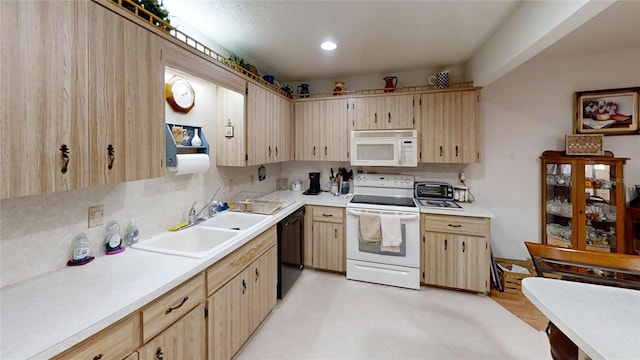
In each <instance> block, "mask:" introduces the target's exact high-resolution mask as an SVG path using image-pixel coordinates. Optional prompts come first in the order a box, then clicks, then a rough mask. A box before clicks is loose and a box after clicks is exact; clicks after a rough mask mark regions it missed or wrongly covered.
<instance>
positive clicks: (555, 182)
mask: <svg viewBox="0 0 640 360" xmlns="http://www.w3.org/2000/svg"><path fill="white" fill-rule="evenodd" d="M572 174H573V165H572V164H571V163H547V164H546V165H545V183H546V186H545V191H544V192H545V204H544V206H545V219H543V221H544V222H545V237H546V243H547V244H549V245H553V246H561V247H565V248H573V247H575V246H574V243H573V242H572V238H573V226H574V224H573V217H574V213H573V211H574V210H573V204H572V201H573V198H572V194H573V192H572V185H573V178H572ZM543 243H544V242H543Z"/></svg>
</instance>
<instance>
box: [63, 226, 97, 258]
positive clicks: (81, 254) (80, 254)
mask: <svg viewBox="0 0 640 360" xmlns="http://www.w3.org/2000/svg"><path fill="white" fill-rule="evenodd" d="M91 248H92V245H91V241H89V239H88V238H87V235H86V234H85V233H83V232H81V233H79V234H78V235H76V237H74V238H73V240H72V241H71V247H70V249H69V250H70V258H71V259H70V260H69V261H67V266H80V265H84V264H88V263H90V262H91V261H93V259H94V257H93V256H91Z"/></svg>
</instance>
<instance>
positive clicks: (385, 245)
mask: <svg viewBox="0 0 640 360" xmlns="http://www.w3.org/2000/svg"><path fill="white" fill-rule="evenodd" d="M380 229H381V232H382V243H381V244H380V250H382V251H389V252H400V244H402V228H401V225H400V217H399V216H396V215H384V214H383V215H380Z"/></svg>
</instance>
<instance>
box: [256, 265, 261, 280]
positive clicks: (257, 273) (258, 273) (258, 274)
mask: <svg viewBox="0 0 640 360" xmlns="http://www.w3.org/2000/svg"><path fill="white" fill-rule="evenodd" d="M255 273H256V280H255V281H258V278H259V277H260V270H258V268H256V271H255Z"/></svg>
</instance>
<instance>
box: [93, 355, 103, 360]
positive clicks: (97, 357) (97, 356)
mask: <svg viewBox="0 0 640 360" xmlns="http://www.w3.org/2000/svg"><path fill="white" fill-rule="evenodd" d="M103 356H104V355H103V354H98V355H96V356H94V357H93V360H100V359H102V357H103Z"/></svg>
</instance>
